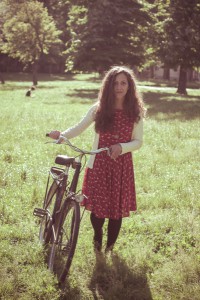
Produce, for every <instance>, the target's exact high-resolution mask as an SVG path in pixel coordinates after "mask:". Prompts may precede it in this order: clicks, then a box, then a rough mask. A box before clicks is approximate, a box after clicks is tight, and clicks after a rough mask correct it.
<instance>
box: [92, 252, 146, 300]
mask: <svg viewBox="0 0 200 300" xmlns="http://www.w3.org/2000/svg"><path fill="white" fill-rule="evenodd" d="M110 259H111V261H108V259H106V258H105V257H104V256H100V257H99V256H97V260H96V265H95V267H94V270H93V274H92V278H91V281H90V285H89V288H90V290H91V291H92V293H93V297H94V299H95V300H98V299H104V300H114V299H118V300H124V299H126V300H152V296H151V291H150V288H149V286H148V281H147V276H146V272H145V270H142V269H141V268H138V267H136V268H135V271H132V270H131V269H130V268H129V267H128V265H127V264H126V262H125V261H124V260H123V259H122V258H120V257H119V256H118V255H116V254H115V255H113V256H112V257H111V258H110Z"/></svg>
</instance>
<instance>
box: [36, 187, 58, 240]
mask: <svg viewBox="0 0 200 300" xmlns="http://www.w3.org/2000/svg"><path fill="white" fill-rule="evenodd" d="M60 202H61V201H60V199H59V187H58V183H56V181H53V182H52V185H51V186H50V188H49V191H48V193H47V197H46V199H45V200H44V203H43V209H45V210H46V211H48V213H49V214H46V215H45V216H44V217H43V218H42V219H41V222H40V231H39V239H40V241H41V243H42V244H44V245H45V244H47V243H49V241H50V239H51V235H52V228H51V225H52V217H53V216H54V215H55V213H56V211H57V210H58V209H59V205H60Z"/></svg>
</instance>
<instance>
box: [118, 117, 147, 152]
mask: <svg viewBox="0 0 200 300" xmlns="http://www.w3.org/2000/svg"><path fill="white" fill-rule="evenodd" d="M142 143H143V118H142V117H141V118H140V121H139V122H138V123H135V124H134V129H133V133H132V140H131V141H130V142H128V143H120V145H121V147H122V152H121V154H125V153H127V152H131V151H135V150H137V149H139V148H140V147H141V146H142Z"/></svg>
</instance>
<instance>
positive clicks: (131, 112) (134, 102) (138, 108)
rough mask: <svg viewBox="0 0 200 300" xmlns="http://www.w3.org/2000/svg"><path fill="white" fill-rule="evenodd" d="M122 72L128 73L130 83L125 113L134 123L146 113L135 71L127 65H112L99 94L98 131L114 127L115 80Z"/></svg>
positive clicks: (96, 116)
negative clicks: (137, 85)
mask: <svg viewBox="0 0 200 300" xmlns="http://www.w3.org/2000/svg"><path fill="white" fill-rule="evenodd" d="M120 73H124V74H125V75H126V77H127V80H128V85H129V88H128V91H127V94H126V96H125V100H124V104H123V105H124V108H123V109H124V112H125V114H126V115H127V116H128V117H129V118H130V120H131V121H132V122H133V123H134V122H138V121H139V120H140V117H141V116H144V114H145V108H144V103H143V99H142V97H141V95H140V94H139V92H138V90H137V87H136V79H135V75H134V72H133V71H132V70H131V69H130V68H128V67H125V66H115V67H112V68H111V69H110V70H109V71H108V72H107V74H106V75H105V77H104V79H103V81H102V86H101V89H100V91H99V95H98V106H97V111H96V115H95V130H96V132H100V131H103V132H105V131H107V130H111V129H112V124H113V119H114V118H113V117H114V110H115V95H114V82H115V79H116V76H117V75H119V74H120Z"/></svg>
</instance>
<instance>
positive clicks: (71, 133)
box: [61, 105, 97, 139]
mask: <svg viewBox="0 0 200 300" xmlns="http://www.w3.org/2000/svg"><path fill="white" fill-rule="evenodd" d="M96 107H97V106H96V105H93V106H92V107H91V108H90V110H89V111H88V112H87V114H86V115H85V116H84V117H83V118H82V120H81V121H80V122H79V123H77V124H76V125H74V126H73V127H70V128H68V129H67V130H65V131H63V132H61V135H63V136H65V137H66V138H68V139H71V138H74V137H76V136H78V135H79V134H81V133H82V132H83V131H84V130H85V129H86V128H88V127H89V126H90V124H92V122H93V121H94V117H95V112H96Z"/></svg>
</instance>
